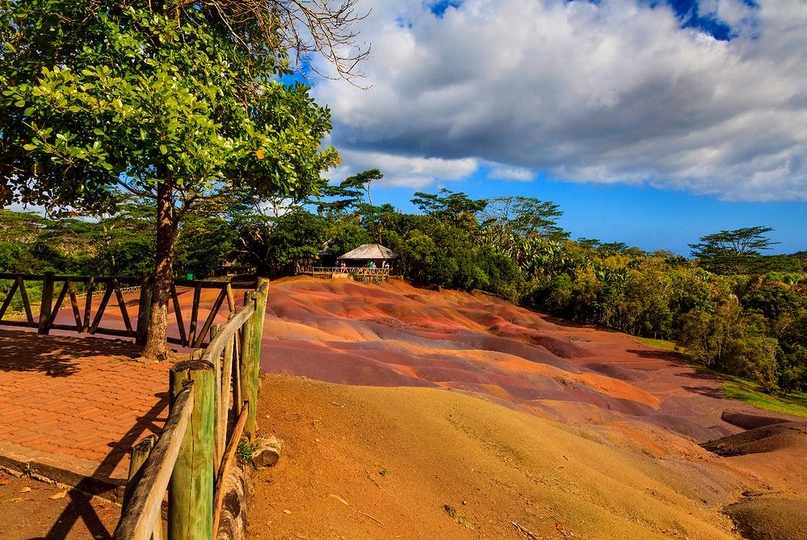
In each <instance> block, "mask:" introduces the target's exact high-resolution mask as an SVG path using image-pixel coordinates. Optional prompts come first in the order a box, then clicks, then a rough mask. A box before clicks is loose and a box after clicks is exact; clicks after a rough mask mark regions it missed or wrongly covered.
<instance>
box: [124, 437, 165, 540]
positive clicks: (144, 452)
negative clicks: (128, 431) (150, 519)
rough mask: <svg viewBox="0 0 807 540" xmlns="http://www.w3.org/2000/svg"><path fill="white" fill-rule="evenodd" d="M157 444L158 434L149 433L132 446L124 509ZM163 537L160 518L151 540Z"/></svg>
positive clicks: (158, 539)
mask: <svg viewBox="0 0 807 540" xmlns="http://www.w3.org/2000/svg"><path fill="white" fill-rule="evenodd" d="M155 444H157V436H156V435H149V436H148V437H145V438H143V439H140V442H138V443H137V444H136V445H134V446H133V447H132V457H131V459H130V460H129V480H128V481H127V482H126V489H125V490H124V492H123V503H122V504H121V507H122V508H124V509H125V508H126V507H127V506H129V503H130V502H131V499H132V494H133V493H134V490H135V488H136V487H137V484H138V482H140V479H141V478H143V474H142V470H143V465H145V463H146V460H147V459H148V458H149V455H150V454H151V451H152V450H153V449H154V445H155ZM162 537H163V524H162V519H158V520H157V524H156V526H155V527H154V532H153V533H152V535H151V540H162Z"/></svg>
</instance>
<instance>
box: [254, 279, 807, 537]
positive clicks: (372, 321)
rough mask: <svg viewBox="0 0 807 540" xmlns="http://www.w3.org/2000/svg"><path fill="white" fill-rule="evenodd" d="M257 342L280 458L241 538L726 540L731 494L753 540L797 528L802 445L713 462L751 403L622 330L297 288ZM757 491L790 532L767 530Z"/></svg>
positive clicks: (504, 306)
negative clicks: (734, 417)
mask: <svg viewBox="0 0 807 540" xmlns="http://www.w3.org/2000/svg"><path fill="white" fill-rule="evenodd" d="M263 346H264V349H263V350H264V351H265V354H264V358H263V364H262V367H263V370H264V371H265V372H267V374H266V375H265V376H264V379H263V385H262V390H261V403H260V405H259V414H260V415H261V418H260V422H261V431H262V433H265V434H270V433H271V434H275V435H277V436H278V437H279V438H280V439H282V440H283V441H284V444H285V446H284V451H283V457H282V458H281V461H280V463H279V464H278V465H277V466H276V467H275V468H273V469H268V470H266V471H262V472H260V473H259V474H258V475H257V479H256V500H255V504H254V507H253V515H252V519H251V529H250V533H251V534H250V537H254V538H530V536H529V535H530V534H532V535H533V536H532V537H534V538H670V537H673V538H676V537H677V538H737V537H738V536H737V532H736V531H735V529H734V525H733V523H732V522H731V520H730V519H729V518H728V517H727V516H726V515H725V514H724V513H723V512H722V510H723V508H724V507H725V506H726V505H728V504H730V503H733V502H736V501H738V500H741V499H743V493H746V494H749V493H753V494H755V495H756V496H757V498H756V499H754V500H744V502H745V503H747V505H746V507H743V508H742V509H741V510H742V512H744V513H745V514H744V515H751V516H752V517H751V518H750V521H751V522H752V523H754V524H757V525H758V528H760V530H761V531H762V533H759V532H757V533H753V534H755V535H756V536H753V535H752V536H753V537H756V538H777V537H779V538H798V537H799V536H798V534H802V533H801V532H798V531H803V530H804V527H801V526H800V525H803V522H801V521H800V520H801V519H803V517H804V516H803V514H799V513H798V512H795V513H793V512H792V508H793V507H794V502H793V501H796V502H799V501H804V500H807V498H805V496H806V495H807V465H806V464H805V460H804V459H803V455H804V451H805V450H807V444H805V440H807V436H805V435H804V433H801V434H800V435H799V434H795V435H793V436H791V437H789V438H788V439H787V441H786V442H784V443H776V444H771V445H768V447H766V448H767V450H766V452H765V453H761V454H745V455H739V456H735V457H718V456H716V455H714V454H711V453H710V452H708V451H706V450H704V449H703V448H702V447H700V446H699V444H700V443H706V442H708V441H712V440H715V439H720V438H722V437H726V436H729V435H733V434H737V433H740V432H742V431H743V429H742V428H740V427H737V426H735V425H733V424H730V423H727V422H725V421H723V420H722V419H721V416H722V415H723V413H724V412H725V411H726V410H729V411H733V412H742V413H747V414H750V415H759V414H760V413H759V411H755V410H754V409H753V408H751V407H748V406H746V405H744V404H742V403H740V402H737V401H734V400H731V399H728V398H726V397H725V396H724V395H723V394H722V392H721V391H720V381H718V380H715V379H714V378H712V377H706V376H703V375H700V374H698V373H696V372H695V370H694V369H692V368H690V367H688V366H686V365H685V364H683V363H681V362H680V360H678V359H677V358H676V357H675V355H673V354H670V353H666V352H662V351H658V350H655V349H652V348H649V347H646V346H643V345H641V344H639V343H638V342H637V341H636V340H635V339H633V338H631V337H629V336H625V335H623V334H618V333H615V332H608V331H603V330H598V329H594V328H588V327H581V326H573V325H568V324H563V323H561V322H559V321H554V320H551V319H549V318H547V317H545V316H541V315H539V314H536V313H533V312H530V311H527V310H524V309H519V308H516V307H514V306H512V305H510V304H508V303H506V302H503V301H501V300H499V299H497V298H495V297H491V296H488V295H482V294H476V295H471V294H465V293H460V292H454V291H427V290H420V289H414V288H412V287H410V286H408V285H407V284H405V283H403V282H400V281H396V280H391V281H390V282H388V283H384V284H381V285H362V284H358V283H353V282H344V281H326V280H314V279H311V278H291V279H285V280H280V281H277V282H274V283H273V284H272V286H271V289H270V297H269V305H268V309H267V319H266V326H265V337H264V342H263ZM763 446H764V445H763ZM759 497H764V499H765V503H766V504H767V505H768V506H766V507H765V508H768V510H766V513H765V515H766V516H771V515H775V514H776V512H775V511H771V510H770V509H769V508H770V505H773V506H774V507H775V508H779V509H780V510H782V511H781V512H779V514H781V516H785V517H784V518H783V519H784V521H783V520H782V519H776V520H775V521H776V523H777V524H778V525H777V526H779V527H780V528H781V527H782V526H783V527H784V530H785V531H786V534H788V535H789V536H765V534H773V533H774V532H775V528H774V527H773V526H766V525H764V523H763V522H764V520H763V519H762V518H761V517H760V511H759V510H758V507H760V504H761V503H760V502H759ZM748 504H750V505H751V507H749V506H748ZM754 505H756V506H754ZM783 509H788V511H789V513H788V511H785V510H783ZM742 512H739V511H733V515H735V516H737V517H738V518H740V519H745V518H743V517H742V516H739V514H740V513H742ZM754 512H757V513H756V517H753V516H754V515H755V514H754ZM787 516H795V517H792V518H789V517H787ZM794 520H795V521H794ZM747 522H748V519H745V522H744V523H747ZM782 523H784V525H782ZM744 530H745V531H746V534H751V533H748V532H747V527H746V528H745V529H744ZM772 531H773V532H772ZM794 531H796V532H794Z"/></svg>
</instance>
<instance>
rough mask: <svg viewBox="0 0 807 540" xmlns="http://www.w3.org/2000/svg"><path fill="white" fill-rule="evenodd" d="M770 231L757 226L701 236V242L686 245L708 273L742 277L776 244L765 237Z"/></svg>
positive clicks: (768, 228)
mask: <svg viewBox="0 0 807 540" xmlns="http://www.w3.org/2000/svg"><path fill="white" fill-rule="evenodd" d="M771 231H773V229H772V228H770V227H762V226H759V225H757V226H754V227H742V228H740V229H734V230H730V231H720V232H717V233H714V234H707V235H706V236H702V237H701V238H700V242H697V243H694V244H689V248H690V249H691V250H692V256H693V257H695V258H696V259H698V261H699V262H700V263H701V265H703V266H704V267H705V268H706V269H707V270H710V271H712V272H715V273H718V274H739V273H745V272H748V271H750V270H752V269H753V268H752V265H753V263H754V262H756V261H757V260H759V257H760V255H761V253H760V252H761V251H765V250H768V249H770V248H771V246H772V245H774V244H777V243H778V242H774V241H772V240H771V239H770V238H768V237H767V236H766V235H767V233H769V232H771Z"/></svg>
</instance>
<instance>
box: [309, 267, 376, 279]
mask: <svg viewBox="0 0 807 540" xmlns="http://www.w3.org/2000/svg"><path fill="white" fill-rule="evenodd" d="M300 273H301V274H304V275H308V276H313V277H317V278H325V279H349V278H352V279H355V280H356V281H361V282H362V283H370V282H372V283H380V282H381V281H387V279H389V274H390V269H389V267H385V268H384V267H382V268H369V267H366V266H345V267H342V266H307V267H305V268H303V270H302V272H300Z"/></svg>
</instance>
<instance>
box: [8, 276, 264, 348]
mask: <svg viewBox="0 0 807 540" xmlns="http://www.w3.org/2000/svg"><path fill="white" fill-rule="evenodd" d="M0 280H10V281H12V282H13V283H12V285H11V287H10V288H9V290H8V292H7V293H6V296H5V298H4V299H3V303H2V305H0V325H7V326H23V327H30V328H37V329H38V331H39V333H40V334H47V333H48V332H49V331H50V330H52V329H55V330H68V331H75V332H78V333H87V334H107V335H113V336H123V337H131V338H135V339H136V340H137V342H138V343H141V344H142V343H145V339H146V329H147V327H148V313H149V310H148V306H149V304H150V302H151V293H152V284H151V278H150V276H144V277H142V278H134V277H97V276H57V275H55V274H52V273H46V274H7V273H0ZM31 282H41V283H42V299H41V301H40V304H39V306H38V309H37V306H36V304H35V303H32V302H31V301H30V299H29V295H28V290H27V288H26V283H31ZM77 286H78V287H77ZM254 288H255V281H254V280H252V281H244V282H230V281H189V280H174V283H173V285H172V286H171V302H172V306H171V307H172V308H173V314H174V318H175V320H176V329H177V334H178V335H176V336H173V335H169V337H168V341H170V342H171V343H176V344H179V345H182V346H183V347H192V348H199V347H202V346H204V345H206V344H207V343H209V337H208V336H209V334H210V329H211V328H212V327H213V323H214V322H215V319H216V315H217V314H218V312H219V311H220V309H221V307H222V305H223V304H224V301H225V300H226V301H227V306H228V307H229V310H230V312H231V313H232V312H234V311H235V309H236V305H235V304H236V303H235V296H234V292H233V290H234V289H254ZM133 289H139V299H138V303H137V309H136V310H132V309H131V307H130V306H127V304H126V301H125V299H124V292H130V291H132V290H133ZM183 289H184V290H183ZM203 289H217V290H218V291H219V294H218V296H217V297H216V299H215V300H214V301H213V305H212V307H211V308H210V310H209V311H208V313H207V316H206V317H205V318H204V320H203V321H201V325H200V314H201V313H202V309H201V306H200V304H201V302H200V299H201V293H202V290H203ZM57 290H58V291H59V292H58V294H56V291H57ZM191 290H192V291H193V301H192V302H191V305H190V316H189V317H187V318H186V317H185V316H183V314H182V307H181V305H180V295H181V294H184V293H185V292H189V291H191ZM101 291H103V296H102V297H101V300H100V302H98V303H97V305H94V300H95V299H96V298H97V296H98V294H100V293H101ZM178 291H180V292H178ZM18 294H19V297H20V300H21V303H22V315H23V316H22V317H20V318H11V319H8V318H4V317H6V313H7V311H8V307H9V306H10V305H11V302H12V300H13V299H14V297H15V296H16V295H18ZM113 295H114V296H115V301H116V302H115V303H116V304H117V307H118V309H119V310H120V316H121V322H122V327H121V325H119V326H118V327H117V328H116V327H111V326H106V327H104V326H101V322H102V319H103V316H104V314H105V313H106V311H107V308H108V306H109V303H110V300H111V299H112V296H113ZM82 296H83V297H84V298H83V301H80V300H79V298H81V297H82ZM66 298H68V299H69V301H70V307H71V308H72V315H73V322H71V323H70V324H67V323H65V322H58V321H57V316H58V315H59V310H60V309H61V308H62V304H63V303H64V301H65V299H66ZM82 304H83V305H82ZM141 314H142V315H143V316H141ZM169 317H170V315H169ZM133 321H134V322H133Z"/></svg>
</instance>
